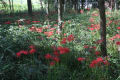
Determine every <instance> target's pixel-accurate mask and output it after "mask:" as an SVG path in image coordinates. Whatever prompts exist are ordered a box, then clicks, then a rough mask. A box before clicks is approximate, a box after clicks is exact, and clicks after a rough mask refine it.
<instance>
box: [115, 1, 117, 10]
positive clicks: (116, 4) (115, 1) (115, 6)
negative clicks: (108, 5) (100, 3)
mask: <svg viewBox="0 0 120 80" xmlns="http://www.w3.org/2000/svg"><path fill="white" fill-rule="evenodd" d="M115 10H117V0H115Z"/></svg>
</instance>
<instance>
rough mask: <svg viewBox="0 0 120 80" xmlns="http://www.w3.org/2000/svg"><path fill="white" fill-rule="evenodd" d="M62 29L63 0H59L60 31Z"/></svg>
mask: <svg viewBox="0 0 120 80" xmlns="http://www.w3.org/2000/svg"><path fill="white" fill-rule="evenodd" d="M61 31H62V0H58V32H59V33H61Z"/></svg>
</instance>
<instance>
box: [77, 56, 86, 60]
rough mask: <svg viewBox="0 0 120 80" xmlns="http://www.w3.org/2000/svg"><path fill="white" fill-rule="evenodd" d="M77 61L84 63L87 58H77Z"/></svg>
mask: <svg viewBox="0 0 120 80" xmlns="http://www.w3.org/2000/svg"><path fill="white" fill-rule="evenodd" d="M77 60H78V61H84V60H85V58H82V57H78V58H77Z"/></svg>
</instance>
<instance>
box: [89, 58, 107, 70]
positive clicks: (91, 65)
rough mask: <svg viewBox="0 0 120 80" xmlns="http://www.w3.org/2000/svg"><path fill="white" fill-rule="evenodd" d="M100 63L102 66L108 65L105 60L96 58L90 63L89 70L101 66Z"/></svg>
mask: <svg viewBox="0 0 120 80" xmlns="http://www.w3.org/2000/svg"><path fill="white" fill-rule="evenodd" d="M102 63H103V64H104V65H108V64H109V62H108V61H107V60H104V59H103V58H102V57H98V58H97V59H95V60H93V61H92V62H91V63H90V65H89V66H90V67H91V68H94V67H96V66H101V65H102Z"/></svg>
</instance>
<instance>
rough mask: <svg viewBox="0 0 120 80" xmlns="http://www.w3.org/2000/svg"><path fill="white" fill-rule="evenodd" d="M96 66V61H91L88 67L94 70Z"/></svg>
mask: <svg viewBox="0 0 120 80" xmlns="http://www.w3.org/2000/svg"><path fill="white" fill-rule="evenodd" d="M96 64H97V61H96V60H93V61H92V62H91V63H90V65H89V66H90V67H91V68H94V67H95V65H96Z"/></svg>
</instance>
